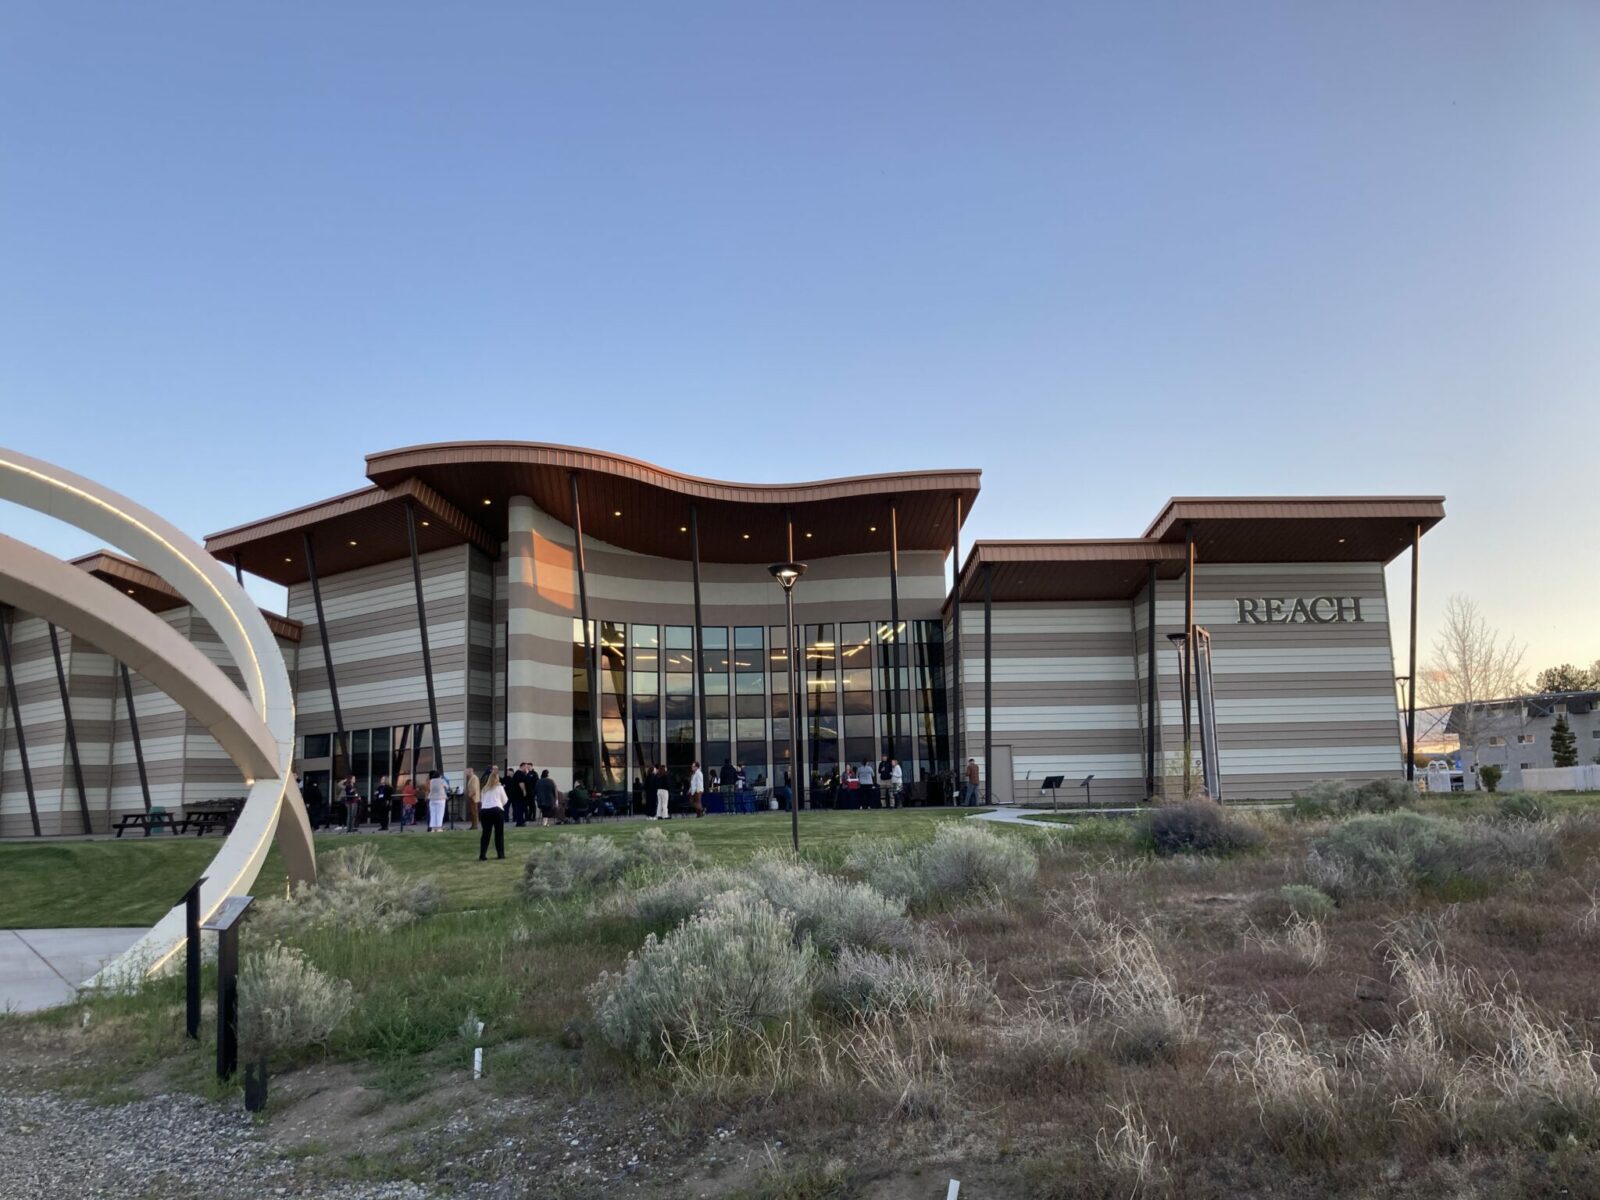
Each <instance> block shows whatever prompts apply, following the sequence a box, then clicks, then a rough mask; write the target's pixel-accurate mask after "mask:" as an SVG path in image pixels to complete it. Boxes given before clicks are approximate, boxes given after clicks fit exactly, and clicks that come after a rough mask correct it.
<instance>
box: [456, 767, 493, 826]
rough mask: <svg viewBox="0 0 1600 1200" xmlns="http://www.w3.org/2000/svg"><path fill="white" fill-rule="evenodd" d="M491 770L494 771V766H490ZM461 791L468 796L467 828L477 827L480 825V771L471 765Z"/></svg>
mask: <svg viewBox="0 0 1600 1200" xmlns="http://www.w3.org/2000/svg"><path fill="white" fill-rule="evenodd" d="M489 770H491V771H493V770H494V768H493V767H490V768H489ZM484 778H485V779H487V778H488V776H484ZM461 793H462V795H463V796H464V797H465V798H466V805H467V828H468V829H476V828H477V827H478V805H479V803H480V799H479V797H480V792H479V788H478V773H477V772H476V771H474V770H473V769H472V768H471V767H468V768H467V777H466V779H465V780H464V781H463V782H462V787H461Z"/></svg>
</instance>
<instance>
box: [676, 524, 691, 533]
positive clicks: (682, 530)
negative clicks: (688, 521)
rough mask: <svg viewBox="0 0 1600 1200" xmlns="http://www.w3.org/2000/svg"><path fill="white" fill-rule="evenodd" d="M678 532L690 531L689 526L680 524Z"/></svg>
mask: <svg viewBox="0 0 1600 1200" xmlns="http://www.w3.org/2000/svg"><path fill="white" fill-rule="evenodd" d="M678 532H679V533H688V532H689V527H688V526H687V525H679V526H678Z"/></svg>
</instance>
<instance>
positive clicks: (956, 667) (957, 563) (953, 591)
mask: <svg viewBox="0 0 1600 1200" xmlns="http://www.w3.org/2000/svg"><path fill="white" fill-rule="evenodd" d="M955 499H956V507H955V523H954V525H953V527H952V529H951V535H950V568H951V570H950V575H951V584H952V586H951V588H950V636H951V649H950V653H951V664H950V683H951V694H952V695H954V696H955V698H956V704H955V711H954V712H953V713H951V714H950V715H951V716H952V717H953V718H954V719H953V721H952V722H951V725H952V728H951V730H950V741H951V750H952V751H953V752H954V753H953V754H952V755H951V758H952V761H953V765H954V767H955V769H956V779H957V784H956V786H957V787H961V788H965V787H966V784H967V777H966V774H965V772H966V769H967V764H966V758H967V739H966V737H965V736H964V734H965V732H966V724H967V721H966V716H967V697H966V689H965V687H964V686H963V680H962V671H961V497H960V496H957V497H956V498H955Z"/></svg>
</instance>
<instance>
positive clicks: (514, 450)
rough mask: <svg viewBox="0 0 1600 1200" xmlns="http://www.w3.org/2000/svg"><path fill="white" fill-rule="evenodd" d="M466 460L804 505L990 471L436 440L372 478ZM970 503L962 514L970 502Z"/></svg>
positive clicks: (960, 485) (966, 481) (940, 486)
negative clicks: (645, 456) (694, 463)
mask: <svg viewBox="0 0 1600 1200" xmlns="http://www.w3.org/2000/svg"><path fill="white" fill-rule="evenodd" d="M463 463H485V464H488V463H512V464H516V465H525V466H547V467H555V468H559V469H562V470H568V471H593V472H597V473H600V474H606V475H616V476H618V477H620V478H624V479H631V480H638V481H641V482H645V483H651V484H654V485H656V486H658V487H661V488H665V489H667V490H669V491H673V492H676V493H678V494H680V495H683V496H688V497H693V498H695V499H702V500H723V501H732V502H734V503H747V504H803V503H805V502H807V501H810V500H833V499H839V498H841V497H850V496H892V495H895V494H897V493H900V492H921V491H934V492H938V491H969V492H972V493H974V494H976V493H977V491H978V489H979V487H980V485H981V482H982V478H983V472H982V471H981V470H979V469H977V468H975V467H963V468H956V469H953V470H948V471H897V472H888V473H885V474H881V475H846V476H841V477H839V478H836V479H819V480H815V481H813V482H810V483H732V482H726V481H722V480H713V479H705V478H703V477H701V476H698V475H685V474H683V473H681V472H678V471H672V470H668V469H667V468H665V467H658V466H656V465H655V464H654V463H648V462H644V461H643V460H641V459H637V458H629V457H627V456H626V455H621V454H611V453H608V452H606V451H602V450H590V449H586V448H584V447H581V446H560V445H553V444H549V443H545V442H435V443H431V444H428V445H421V446H405V447H402V448H400V449H398V450H383V451H380V452H378V453H376V454H369V455H367V478H369V479H371V480H373V481H374V482H375V483H376V482H381V481H382V479H383V478H393V476H395V475H396V474H399V473H404V474H410V473H412V472H415V471H418V470H422V469H425V468H427V467H431V466H459V465H461V464H463ZM969 508H970V505H964V506H963V510H962V520H963V521H965V519H966V515H967V509H969Z"/></svg>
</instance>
